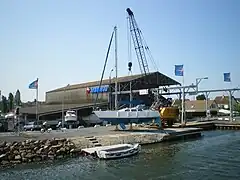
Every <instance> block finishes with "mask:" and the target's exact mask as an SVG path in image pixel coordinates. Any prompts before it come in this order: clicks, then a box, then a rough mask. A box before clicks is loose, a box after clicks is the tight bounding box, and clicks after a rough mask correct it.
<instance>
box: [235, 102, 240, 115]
mask: <svg viewBox="0 0 240 180" xmlns="http://www.w3.org/2000/svg"><path fill="white" fill-rule="evenodd" d="M234 110H235V111H238V112H239V113H240V103H237V104H236V105H235V107H234Z"/></svg>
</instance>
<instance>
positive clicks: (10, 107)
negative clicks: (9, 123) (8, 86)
mask: <svg viewBox="0 0 240 180" xmlns="http://www.w3.org/2000/svg"><path fill="white" fill-rule="evenodd" d="M13 108H14V96H13V94H12V93H9V95H8V110H9V111H11V110H13Z"/></svg>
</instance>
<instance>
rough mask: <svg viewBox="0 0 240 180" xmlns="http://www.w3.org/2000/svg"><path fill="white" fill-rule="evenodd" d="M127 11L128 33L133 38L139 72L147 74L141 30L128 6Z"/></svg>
mask: <svg viewBox="0 0 240 180" xmlns="http://www.w3.org/2000/svg"><path fill="white" fill-rule="evenodd" d="M126 11H127V13H128V15H129V17H128V20H129V26H130V33H131V36H132V39H133V44H134V49H135V51H136V54H137V59H138V63H139V67H140V71H141V74H143V75H147V74H148V73H149V68H148V63H147V58H146V55H145V51H144V45H143V37H142V35H141V30H140V29H139V28H138V25H137V22H136V20H135V18H134V14H133V12H132V11H131V9H130V8H127V10H126Z"/></svg>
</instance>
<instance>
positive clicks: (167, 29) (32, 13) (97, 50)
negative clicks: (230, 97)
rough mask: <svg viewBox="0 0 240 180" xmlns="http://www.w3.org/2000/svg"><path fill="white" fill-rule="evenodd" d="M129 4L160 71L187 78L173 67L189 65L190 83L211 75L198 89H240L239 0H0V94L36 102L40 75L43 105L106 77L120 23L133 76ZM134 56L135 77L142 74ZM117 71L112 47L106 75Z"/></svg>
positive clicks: (121, 48)
mask: <svg viewBox="0 0 240 180" xmlns="http://www.w3.org/2000/svg"><path fill="white" fill-rule="evenodd" d="M128 7H130V8H131V9H132V11H133V12H134V14H135V18H136V20H137V22H138V25H139V27H140V29H141V30H142V32H143V34H144V37H145V40H146V41H147V44H148V46H149V48H150V50H151V52H152V56H153V57H154V59H155V61H156V63H157V64H158V69H159V71H160V72H162V73H164V74H166V75H168V76H170V77H173V78H174V79H176V80H179V81H181V78H179V77H175V76H174V65H175V64H184V70H185V84H191V83H192V82H195V78H196V77H204V76H208V77H209V79H208V80H205V81H203V82H202V83H201V85H200V89H217V88H227V87H237V86H239V85H240V82H239V75H240V73H239V69H240V68H239V67H240V33H239V32H240V21H239V19H240V1H238V0H235V1H234V0H201V1H200V0H194V1H193V0H181V1H180V0H164V1H163V0H149V1H137V0H102V1H99V0H88V1H82V0H71V1H63V0H51V1H49V0H41V1H40V0H38V1H37V0H36V1H31V0H22V1H16V0H15V1H14V0H0V23H1V28H0V61H1V71H0V77H1V84H0V89H1V90H2V93H3V94H5V95H7V94H8V93H9V92H14V93H15V91H16V90H17V89H20V91H21V95H22V100H23V101H26V100H33V99H34V98H35V91H34V90H30V89H28V85H29V83H31V82H32V81H33V80H35V79H36V78H39V99H40V100H43V99H44V98H45V92H46V91H49V90H52V89H55V88H57V87H61V86H64V85H67V84H68V83H70V84H74V83H80V82H87V81H91V80H98V79H100V75H101V72H102V68H103V62H104V59H105V55H106V51H107V46H108V43H109V39H110V35H111V32H112V30H113V27H114V26H115V25H117V26H118V52H119V53H118V55H119V56H118V59H119V75H127V73H128V72H127V63H128V51H127V50H128V47H127V45H128V42H127V21H126V11H125V10H126V8H128ZM132 54H133V73H135V74H136V73H139V72H140V70H139V67H138V64H137V60H136V56H135V52H134V51H132ZM149 64H150V67H151V68H150V69H151V70H152V71H154V70H155V69H153V68H152V66H151V63H150V62H149ZM113 66H114V51H113V49H112V50H111V54H110V57H109V62H108V65H107V70H106V75H105V77H108V76H109V72H110V69H111V68H112V67H113ZM223 72H231V77H232V83H224V82H223ZM236 95H238V96H240V93H236Z"/></svg>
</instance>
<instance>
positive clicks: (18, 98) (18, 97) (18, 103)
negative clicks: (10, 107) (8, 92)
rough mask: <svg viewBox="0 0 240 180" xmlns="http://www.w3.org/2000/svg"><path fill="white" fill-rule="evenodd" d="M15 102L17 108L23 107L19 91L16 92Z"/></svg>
mask: <svg viewBox="0 0 240 180" xmlns="http://www.w3.org/2000/svg"><path fill="white" fill-rule="evenodd" d="M14 100H15V105H16V106H20V105H21V93H20V91H19V89H18V90H17V91H16V94H15V98H14Z"/></svg>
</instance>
